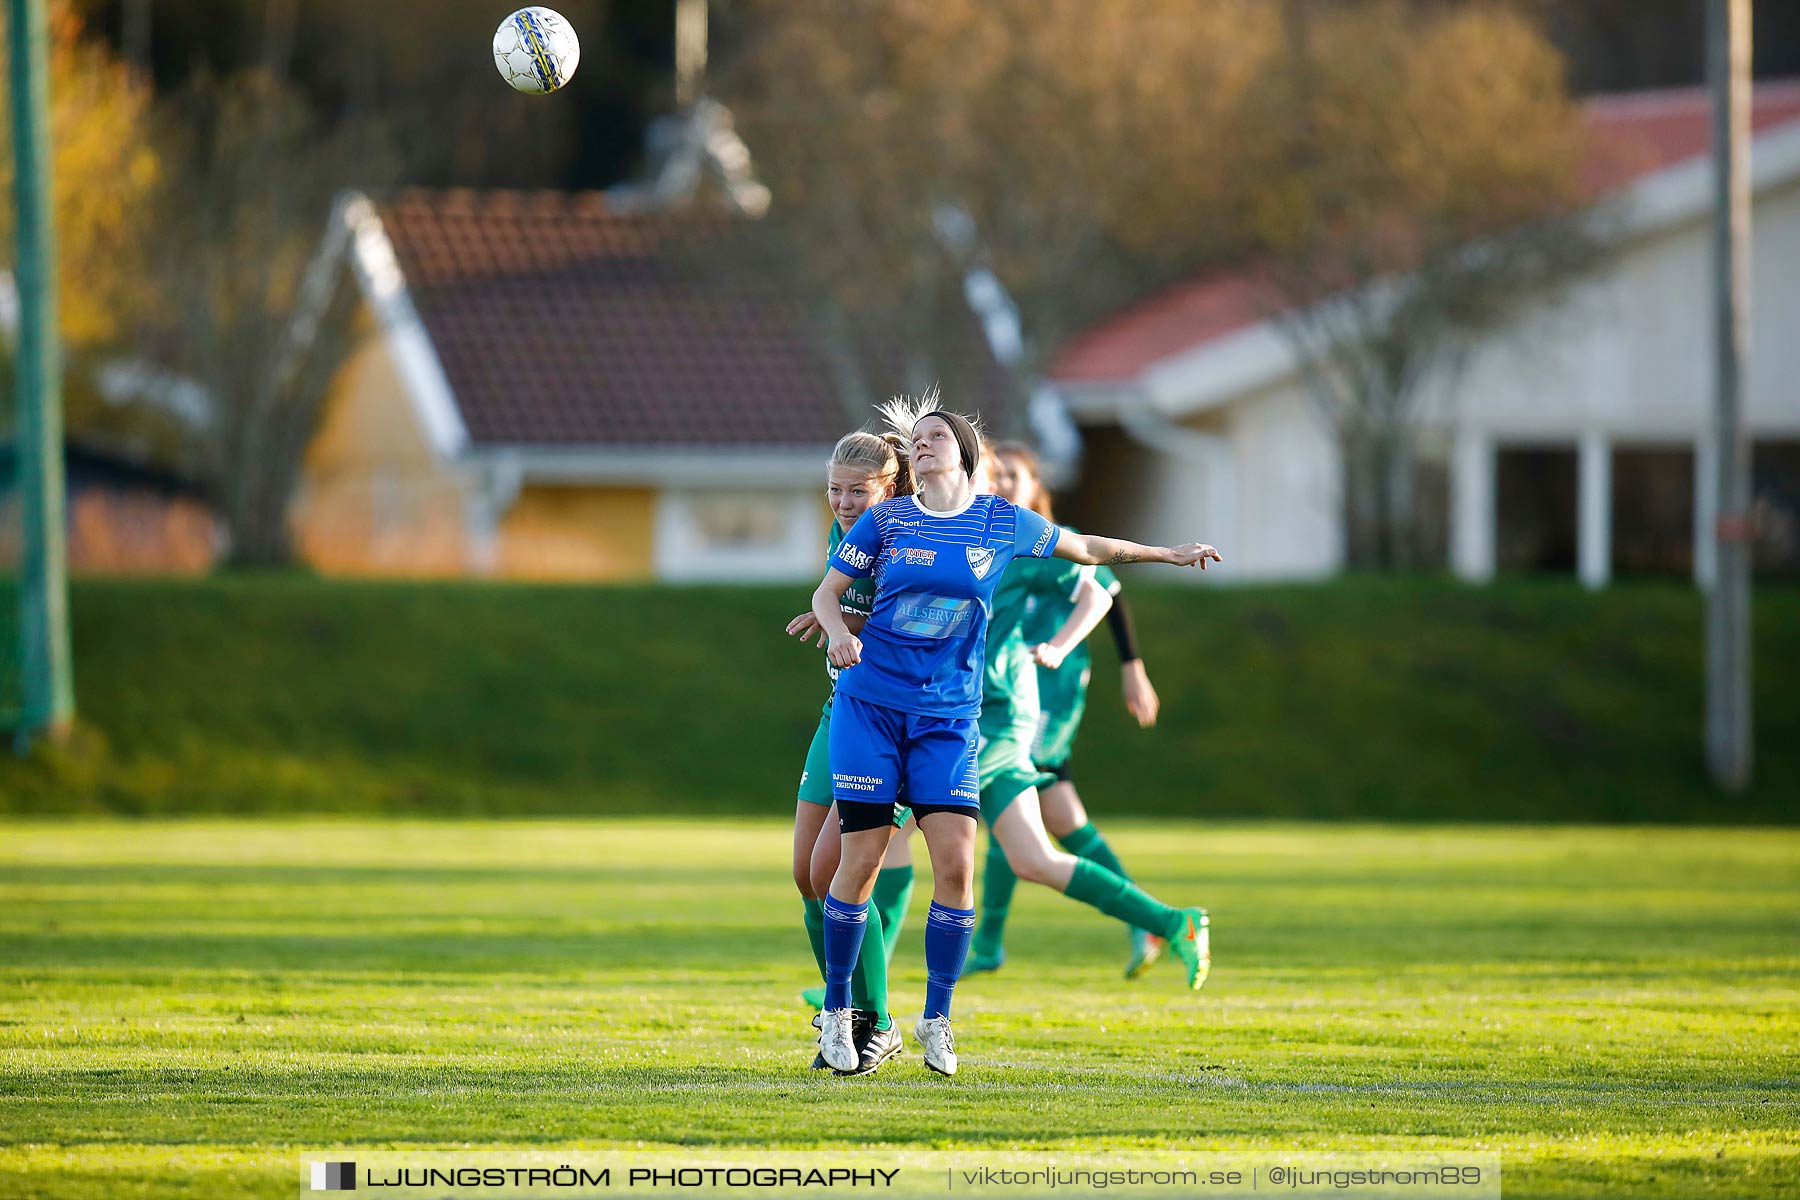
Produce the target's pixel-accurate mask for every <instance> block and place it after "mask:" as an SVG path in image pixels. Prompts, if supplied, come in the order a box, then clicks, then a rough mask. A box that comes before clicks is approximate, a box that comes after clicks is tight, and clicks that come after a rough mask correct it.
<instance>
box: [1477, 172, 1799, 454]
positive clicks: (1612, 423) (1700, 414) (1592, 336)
mask: <svg viewBox="0 0 1800 1200" xmlns="http://www.w3.org/2000/svg"><path fill="white" fill-rule="evenodd" d="M1753 228H1754V242H1753V264H1754V265H1753V267H1752V298H1751V320H1752V326H1751V370H1750V376H1749V381H1748V383H1749V386H1748V393H1747V397H1746V400H1747V404H1746V419H1747V423H1748V425H1749V427H1750V429H1751V431H1752V432H1753V433H1760V434H1778V433H1794V432H1800V186H1794V187H1790V188H1787V189H1785V190H1784V191H1781V192H1779V193H1775V194H1769V193H1765V194H1764V195H1762V196H1759V197H1758V198H1757V203H1756V206H1755V211H1754V226H1753ZM1711 270H1712V266H1711V243H1710V230H1709V228H1708V227H1707V225H1706V224H1704V223H1694V224H1689V225H1686V226H1683V227H1681V228H1679V229H1676V230H1673V231H1670V232H1668V233H1666V234H1664V235H1662V236H1659V237H1656V238H1654V239H1651V240H1647V241H1644V242H1640V243H1638V244H1636V245H1634V246H1632V247H1630V248H1629V249H1628V250H1627V251H1625V252H1624V254H1623V255H1622V256H1621V257H1620V258H1619V259H1617V260H1616V261H1615V262H1614V264H1613V265H1612V267H1611V268H1610V269H1609V271H1608V272H1607V273H1606V274H1604V275H1603V276H1601V277H1599V278H1598V279H1597V280H1596V281H1594V282H1593V283H1590V284H1589V285H1587V286H1585V287H1583V288H1582V289H1581V290H1580V292H1579V293H1578V294H1577V296H1576V297H1575V298H1574V299H1573V300H1572V301H1571V302H1570V303H1569V304H1567V305H1565V306H1563V307H1561V308H1560V309H1557V310H1554V311H1552V312H1548V313H1544V314H1538V315H1535V316H1534V318H1533V319H1532V320H1531V321H1530V322H1529V323H1524V324H1521V326H1519V327H1516V328H1515V329H1514V330H1512V331H1510V332H1509V333H1507V334H1505V335H1503V336H1500V337H1496V338H1494V339H1493V340H1492V341H1491V343H1490V345H1491V347H1492V348H1491V349H1489V350H1488V351H1486V352H1485V353H1483V354H1482V355H1480V356H1479V358H1478V360H1477V361H1476V362H1475V363H1474V364H1473V365H1472V367H1471V371H1470V373H1469V375H1468V377H1467V378H1466V380H1465V381H1464V384H1463V386H1462V387H1461V388H1460V389H1459V396H1458V404H1457V408H1458V413H1457V417H1458V418H1460V423H1466V424H1468V425H1472V426H1475V427H1478V428H1480V429H1483V430H1485V431H1488V432H1490V433H1492V434H1493V435H1495V436H1496V437H1498V438H1500V439H1502V440H1520V441H1530V440H1559V441H1572V440H1573V439H1575V438H1578V437H1580V436H1581V435H1582V434H1584V433H1593V432H1600V433H1604V434H1607V435H1608V436H1610V437H1611V438H1612V439H1613V440H1615V441H1629V440H1631V439H1642V440H1647V441H1683V442H1691V441H1692V440H1693V438H1694V437H1695V436H1696V435H1699V434H1701V433H1703V432H1704V430H1705V428H1706V426H1707V424H1708V422H1709V421H1710V419H1711V409H1712V377H1713V335H1712V285H1711Z"/></svg>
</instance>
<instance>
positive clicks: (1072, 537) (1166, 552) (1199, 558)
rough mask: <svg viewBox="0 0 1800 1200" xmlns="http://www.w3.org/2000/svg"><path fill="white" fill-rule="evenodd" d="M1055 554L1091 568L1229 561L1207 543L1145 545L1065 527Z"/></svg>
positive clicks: (1202, 568)
mask: <svg viewBox="0 0 1800 1200" xmlns="http://www.w3.org/2000/svg"><path fill="white" fill-rule="evenodd" d="M1054 553H1055V555H1056V557H1057V558H1066V559H1069V560H1070V561H1071V562H1078V563H1082V564H1084V565H1086V566H1090V567H1116V566H1121V565H1123V564H1125V563H1140V562H1151V563H1168V564H1169V565H1170V566H1175V567H1191V566H1194V565H1195V564H1196V563H1197V564H1199V566H1200V569H1201V570H1202V571H1204V570H1206V564H1207V563H1208V562H1209V561H1211V562H1224V561H1225V560H1224V559H1223V558H1221V557H1220V556H1219V552H1218V551H1217V550H1214V549H1213V548H1212V547H1211V546H1208V545H1206V544H1205V543H1204V542H1188V543H1185V544H1184V545H1180V546H1143V545H1139V544H1138V543H1137V542H1128V541H1126V540H1125V539H1123V538H1109V537H1101V536H1100V535H1099V534H1097V533H1071V532H1069V531H1068V530H1064V531H1063V535H1062V536H1061V537H1060V538H1058V539H1057V540H1056V550H1055V551H1054Z"/></svg>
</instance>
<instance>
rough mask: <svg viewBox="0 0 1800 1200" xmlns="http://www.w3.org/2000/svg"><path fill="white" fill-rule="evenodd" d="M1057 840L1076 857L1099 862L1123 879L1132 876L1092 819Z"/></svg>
mask: <svg viewBox="0 0 1800 1200" xmlns="http://www.w3.org/2000/svg"><path fill="white" fill-rule="evenodd" d="M1056 840H1057V841H1059V842H1061V843H1062V848H1063V849H1064V850H1067V851H1068V852H1069V853H1070V854H1073V855H1074V856H1075V857H1076V858H1085V859H1087V860H1088V861H1089V862H1093V863H1099V864H1100V865H1101V866H1103V867H1105V868H1106V869H1107V870H1109V871H1111V872H1112V873H1113V874H1114V875H1117V876H1118V877H1119V878H1121V879H1130V878H1131V872H1130V871H1127V870H1126V869H1125V866H1124V864H1123V863H1121V862H1120V861H1119V856H1118V855H1116V854H1114V853H1113V848H1112V847H1111V846H1110V845H1108V844H1107V842H1106V839H1105V838H1104V837H1102V836H1100V831H1099V830H1098V829H1095V828H1094V823H1093V822H1092V821H1089V822H1088V823H1087V824H1086V825H1083V826H1082V827H1081V828H1080V829H1077V830H1075V831H1074V832H1073V833H1070V834H1068V835H1067V836H1066V837H1059V838H1057V839H1056Z"/></svg>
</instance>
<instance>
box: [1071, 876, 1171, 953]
mask: <svg viewBox="0 0 1800 1200" xmlns="http://www.w3.org/2000/svg"><path fill="white" fill-rule="evenodd" d="M1063 894H1064V895H1065V896H1067V897H1069V899H1071V900H1079V901H1081V902H1082V903H1083V904H1091V905H1093V906H1094V907H1095V908H1097V909H1099V910H1100V911H1101V912H1103V913H1105V914H1106V915H1107V916H1109V917H1116V918H1118V919H1119V920H1121V921H1123V922H1125V923H1126V924H1127V925H1135V926H1136V927H1137V928H1139V929H1142V930H1143V931H1144V932H1146V933H1154V934H1156V935H1157V936H1159V937H1168V936H1170V935H1171V934H1172V932H1173V931H1174V929H1175V924H1176V922H1177V921H1178V920H1179V919H1180V917H1181V913H1180V910H1178V909H1173V908H1170V907H1169V906H1168V905H1166V904H1164V903H1163V902H1162V901H1160V900H1158V899H1157V898H1156V897H1154V896H1152V895H1150V894H1149V893H1148V892H1146V891H1144V889H1143V888H1140V887H1139V886H1138V885H1137V884H1135V883H1133V882H1131V880H1129V879H1126V878H1125V877H1124V876H1122V875H1116V874H1114V873H1113V872H1111V871H1109V870H1107V869H1106V868H1105V867H1103V866H1101V865H1100V864H1099V863H1096V862H1089V861H1088V860H1087V859H1085V858H1078V859H1076V860H1075V873H1074V874H1073V875H1071V876H1069V886H1068V887H1067V888H1066V889H1065V890H1064V892H1063Z"/></svg>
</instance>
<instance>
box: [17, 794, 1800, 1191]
mask: <svg viewBox="0 0 1800 1200" xmlns="http://www.w3.org/2000/svg"><path fill="white" fill-rule="evenodd" d="M1108 832H1109V836H1112V838H1113V841H1114V844H1115V846H1116V847H1117V848H1118V849H1119V852H1120V854H1121V855H1122V857H1123V858H1124V859H1125V861H1126V862H1127V863H1128V864H1130V865H1132V866H1133V867H1134V868H1135V869H1136V870H1137V871H1138V873H1139V875H1140V877H1141V878H1142V879H1143V881H1144V882H1145V883H1146V884H1147V885H1148V886H1150V887H1151V888H1152V889H1153V890H1155V891H1157V892H1159V893H1160V894H1164V895H1165V896H1166V897H1167V898H1169V899H1171V900H1179V901H1183V902H1196V901H1197V902H1199V903H1203V904H1205V905H1207V906H1208V907H1209V908H1210V909H1211V910H1212V911H1213V914H1214V917H1215V921H1216V928H1215V959H1216V966H1215V973H1214V978H1213V980H1212V981H1211V982H1209V984H1208V985H1207V988H1206V990H1205V991H1204V992H1203V993H1201V994H1200V995H1198V996H1194V995H1190V994H1188V993H1186V992H1185V991H1184V990H1183V989H1182V987H1181V986H1180V981H1179V979H1178V977H1177V975H1176V972H1175V971H1174V969H1173V968H1169V969H1166V970H1158V971H1156V972H1154V973H1153V974H1152V975H1151V976H1150V977H1148V978H1147V979H1145V980H1142V981H1140V982H1138V983H1135V984H1127V983H1125V982H1123V981H1122V980H1120V979H1119V978H1118V971H1119V969H1120V967H1121V966H1122V965H1123V961H1124V950H1125V940H1124V936H1123V933H1122V931H1121V930H1120V929H1119V928H1118V927H1117V926H1115V925H1113V924H1112V923H1110V922H1108V921H1107V920H1105V919H1104V918H1102V917H1099V916H1097V915H1096V914H1093V913H1092V912H1091V911H1089V910H1087V909H1085V908H1083V907H1082V906H1079V905H1075V904H1072V903H1070V902H1068V901H1066V900H1063V899H1061V898H1059V897H1056V896H1053V895H1051V894H1049V893H1047V892H1044V891H1043V890H1042V889H1035V888H1029V887H1022V888H1021V891H1020V898H1019V901H1018V903H1017V904H1016V906H1015V918H1014V925H1013V935H1012V937H1011V939H1010V942H1009V951H1010V955H1011V957H1010V960H1009V962H1008V965H1007V968H1006V969H1005V971H1003V972H1002V973H1001V974H999V975H997V976H991V977H980V978H975V979H971V980H969V981H967V982H966V983H965V984H964V985H963V986H962V988H961V989H960V991H959V995H958V1029H959V1035H960V1037H959V1040H960V1043H961V1045H960V1049H961V1050H962V1051H963V1057H964V1066H963V1071H962V1073H961V1074H960V1075H959V1076H958V1077H957V1079H956V1080H955V1081H945V1080H942V1079H939V1078H937V1077H935V1076H930V1075H928V1074H927V1073H926V1072H925V1071H924V1070H923V1068H922V1067H921V1066H920V1065H919V1061H918V1058H917V1055H916V1053H914V1052H911V1051H909V1053H908V1054H907V1056H906V1057H905V1058H903V1059H901V1060H899V1061H898V1062H896V1063H895V1064H893V1065H891V1066H890V1067H889V1068H885V1069H884V1070H883V1072H882V1073H881V1074H880V1075H879V1076H877V1077H876V1078H874V1079H868V1080H859V1081H855V1082H844V1081H836V1080H829V1079H820V1078H817V1077H814V1076H812V1075H810V1074H809V1073H808V1072H807V1071H806V1070H805V1065H806V1062H807V1060H808V1059H809V1058H810V1056H811V1047H810V1044H809V1040H808V1039H809V1037H810V1030H809V1029H808V1028H807V1026H806V1014H805V1012H804V1010H803V1009H801V1008H800V1007H799V1006H798V1004H797V1003H796V1002H795V993H796V992H797V991H798V989H799V988H800V987H801V986H803V985H804V984H806V983H807V982H809V976H810V975H811V973H812V966H811V960H810V956H809V955H808V954H807V952H806V949H805V943H804V938H803V935H802V934H801V932H800V929H799V922H798V907H799V906H798V902H797V899H796V898H795V897H794V896H793V894H792V884H791V883H790V882H789V881H788V879H787V861H786V860H787V853H788V848H787V839H788V833H787V830H786V827H785V826H783V825H781V824H778V823H774V822H744V821H738V822H729V823H725V822H678V821H665V822H658V821H642V820H640V821H620V822H607V823H582V822H554V823H552V822H543V823H538V822H513V823H506V822H501V823H486V822H472V823H444V824H436V823H429V822H393V821H344V822H336V821H314V822H249V821H244V822H234V821H206V822H150V823H142V824H127V823H97V824H48V823H45V824H38V823H23V822H13V823H9V824H4V825H0V1194H5V1195H8V1196H13V1195H77V1196H79V1195H96V1196H97V1195H114V1194H124V1193H129V1192H131V1191H134V1190H135V1191H139V1192H141V1193H143V1194H169V1195H177V1194H183V1193H188V1194H194V1195H206V1194H218V1193H219V1191H220V1190H228V1191H246V1192H252V1193H261V1194H269V1195H275V1194H287V1193H289V1192H290V1191H291V1189H292V1187H293V1186H294V1170H295V1165H296V1164H297V1163H298V1161H299V1158H300V1155H301V1154H302V1152H303V1151H304V1150H306V1149H307V1148H317V1147H327V1146H334V1145H348V1146H369V1147H373V1146H401V1145H404V1146H431V1145H446V1146H447V1145H459V1146H460V1145H463V1144H477V1145H515V1146H538V1147H542V1146H550V1145H581V1146H594V1145H604V1144H608V1143H617V1142H626V1141H636V1140H640V1139H641V1140H644V1141H647V1142H650V1143H655V1144H674V1145H712V1144H718V1145H731V1146H754V1145H783V1146H810V1145H860V1144H876V1145H908V1146H955V1145H1008V1146H1012V1145H1018V1146H1046V1147H1109V1146H1157V1145H1167V1144H1179V1145H1186V1146H1194V1147H1218V1148H1230V1147H1256V1148H1284V1147H1312V1148H1320V1149H1326V1148H1335V1149H1359V1148H1365V1147H1371V1146H1373V1147H1381V1148H1389V1149H1404V1148H1408V1147H1463V1148H1469V1149H1477V1148H1479V1149H1487V1150H1496V1151H1498V1152H1500V1153H1502V1154H1503V1155H1505V1156H1506V1159H1507V1170H1508V1177H1507V1191H1508V1194H1509V1196H1511V1195H1551V1194H1582V1193H1584V1192H1587V1191H1590V1190H1592V1189H1593V1188H1595V1187H1601V1186H1606V1187H1611V1188H1614V1189H1616V1190H1623V1191H1627V1192H1630V1193H1631V1194H1654V1195H1671V1196H1677V1195H1679V1196H1686V1195H1692V1194H1695V1193H1696V1192H1701V1191H1705V1192H1710V1193H1714V1194H1721V1195H1739V1194H1743V1195H1780V1194H1793V1193H1796V1192H1800V1137H1796V1135H1795V1134H1794V1132H1793V1131H1794V1130H1795V1129H1796V1128H1797V1127H1800V1054H1797V1053H1796V1051H1795V1049H1794V1046H1795V1044H1796V1042H1797V1041H1800V1038H1797V1037H1796V1032H1797V1031H1796V1028H1795V1026H1796V1024H1797V1022H1796V1019H1795V1013H1796V1012H1797V1011H1800V1004H1797V1003H1796V1001H1797V1000H1800V983H1797V982H1796V981H1797V979H1800V972H1797V971H1796V968H1797V967H1800V937H1797V936H1796V935H1800V832H1796V831H1791V830H1756V829H1751V830H1719V829H1680V830H1659V829H1645V828H1632V829H1592V828H1568V827H1561V828H1529V827H1482V828H1477V829H1463V828H1453V827H1441V826H1437V827H1403V828H1391V827H1378V826H1312V825H1302V824H1295V825H1267V824H1204V823H1184V824H1175V825H1167V824H1164V825H1146V824H1138V823H1115V824H1114V826H1113V827H1109V830H1108ZM927 879H928V876H927ZM921 882H922V886H921V891H920V894H919V896H918V898H917V900H916V903H915V911H914V913H913V918H912V923H911V924H910V925H909V928H908V930H907V932H906V934H905V935H904V936H903V938H902V943H901V947H900V951H899V956H898V959H897V960H896V969H895V1003H896V1005H897V1006H898V1007H899V1008H901V1009H902V1010H905V1009H907V1008H909V1007H911V1006H916V1005H917V1003H918V1001H919V998H920V996H921V995H922V993H923V985H924V979H923V963H922V950H921V946H922V943H921V937H922V921H921V917H922V912H921V911H919V910H921V909H922V907H923V905H924V896H925V895H926V888H927V887H928V883H927V882H926V881H925V880H922V881H921ZM209 1189H210V1190H209Z"/></svg>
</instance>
